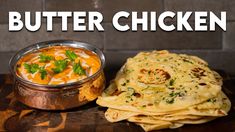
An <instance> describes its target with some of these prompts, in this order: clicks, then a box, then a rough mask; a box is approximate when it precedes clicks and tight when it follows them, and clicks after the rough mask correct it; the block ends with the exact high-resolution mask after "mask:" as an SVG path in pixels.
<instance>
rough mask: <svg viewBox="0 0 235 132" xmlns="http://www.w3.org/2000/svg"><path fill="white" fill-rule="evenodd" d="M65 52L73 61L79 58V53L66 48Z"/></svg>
mask: <svg viewBox="0 0 235 132" xmlns="http://www.w3.org/2000/svg"><path fill="white" fill-rule="evenodd" d="M65 54H66V56H67V57H68V58H69V59H70V60H71V61H74V60H75V59H76V58H77V55H76V54H75V53H74V52H73V51H71V50H66V52H65Z"/></svg>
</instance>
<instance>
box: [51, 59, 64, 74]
mask: <svg viewBox="0 0 235 132" xmlns="http://www.w3.org/2000/svg"><path fill="white" fill-rule="evenodd" d="M54 64H55V68H52V70H53V71H54V73H60V72H62V71H63V70H64V69H65V68H66V67H67V64H68V61H67V60H57V61H55V63H54Z"/></svg>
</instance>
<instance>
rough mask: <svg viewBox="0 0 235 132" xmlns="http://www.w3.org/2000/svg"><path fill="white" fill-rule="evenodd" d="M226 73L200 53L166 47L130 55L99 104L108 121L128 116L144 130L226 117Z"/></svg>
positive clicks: (228, 103)
mask: <svg viewBox="0 0 235 132" xmlns="http://www.w3.org/2000/svg"><path fill="white" fill-rule="evenodd" d="M222 84H223V81H222V77H221V76H220V75H219V74H218V73H217V72H215V71H213V70H211V69H210V68H209V67H208V64H207V63H206V62H205V61H204V60H202V59H200V58H198V57H196V56H190V55H185V54H174V53H169V52H168V51H152V52H140V53H139V54H137V55H136V56H135V57H133V58H129V59H128V60H127V62H126V63H125V64H124V65H123V67H122V68H121V69H120V71H119V72H118V73H117V75H116V77H115V79H114V80H113V81H112V82H111V83H110V86H109V87H108V88H107V89H106V90H105V91H104V92H103V94H102V96H101V97H98V99H97V104H99V105H101V106H103V107H109V108H108V110H107V111H106V112H105V117H106V119H107V120H108V121H110V122H117V121H121V120H128V121H130V122H135V123H137V124H138V125H140V126H141V127H142V128H143V129H144V130H145V131H150V130H158V129H163V128H177V127H181V126H183V124H199V123H204V122H207V121H210V120H213V119H215V118H217V117H221V116H226V115H227V112H228V111H229V110H230V108H231V102H230V101H229V99H228V97H227V96H226V95H225V94H224V93H223V92H222V91H221V87H222Z"/></svg>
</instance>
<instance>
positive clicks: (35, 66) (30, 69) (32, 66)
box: [24, 63, 47, 80]
mask: <svg viewBox="0 0 235 132" xmlns="http://www.w3.org/2000/svg"><path fill="white" fill-rule="evenodd" d="M24 68H25V69H26V70H27V72H29V73H31V74H34V73H35V72H37V71H39V73H40V74H41V79H42V80H43V79H45V77H46V75H47V71H46V70H45V68H44V67H39V65H38V64H27V63H24Z"/></svg>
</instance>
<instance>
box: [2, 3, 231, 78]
mask: <svg viewBox="0 0 235 132" xmlns="http://www.w3.org/2000/svg"><path fill="white" fill-rule="evenodd" d="M121 10H124V11H129V12H131V11H139V12H141V11H156V12H157V13H158V14H160V13H162V12H163V11H166V10H169V11H213V12H215V13H220V12H221V11H227V31H226V32H223V31H222V30H221V29H219V28H218V27H217V30H216V31H215V32H210V31H208V32H186V31H183V32H177V31H173V32H164V31H161V30H160V29H159V27H158V29H157V30H158V31H156V32H150V31H149V32H142V31H141V30H139V31H137V32H131V31H128V32H118V31H116V30H115V28H114V27H113V26H112V23H111V20H112V17H113V15H114V14H115V13H116V12H118V11H121ZM9 11H19V12H24V11H31V12H33V13H34V11H99V12H101V13H102V14H103V16H104V21H103V24H102V25H103V27H104V29H105V31H104V32H98V31H94V32H88V31H87V32H73V30H72V21H71V20H69V21H70V22H69V24H68V25H69V28H68V32H62V31H61V19H56V20H55V21H54V25H53V26H54V27H53V31H52V32H46V26H45V25H46V23H45V20H44V21H43V24H42V27H41V29H40V30H39V31H37V32H29V31H27V30H26V29H23V30H22V31H20V32H9V31H8V12H9ZM167 21H168V22H169V23H175V21H174V20H167ZM123 22H125V23H130V22H131V19H128V20H123ZM190 23H191V25H193V24H194V20H193V17H191V18H190ZM234 34H235V1H234V0H1V1H0V61H1V62H0V73H8V72H9V71H8V67H7V66H8V61H9V58H10V57H11V56H12V55H13V54H14V53H15V52H16V51H18V50H19V49H21V48H23V47H25V46H28V45H30V44H33V43H36V42H40V41H46V40H55V39H72V40H77V41H83V42H87V43H90V44H94V45H96V46H98V47H99V48H101V49H102V50H103V51H104V53H105V55H106V59H107V65H106V69H108V70H113V69H117V68H119V67H120V66H121V65H122V64H123V63H124V62H125V60H126V58H127V57H130V56H133V55H135V54H136V53H137V52H139V51H142V50H153V49H168V50H171V51H174V52H177V53H188V54H193V55H197V56H199V57H201V58H203V59H205V60H206V61H208V62H209V64H210V66H211V67H212V68H214V69H222V70H224V71H226V72H227V73H229V74H233V75H235V44H234V41H235V35H234Z"/></svg>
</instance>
